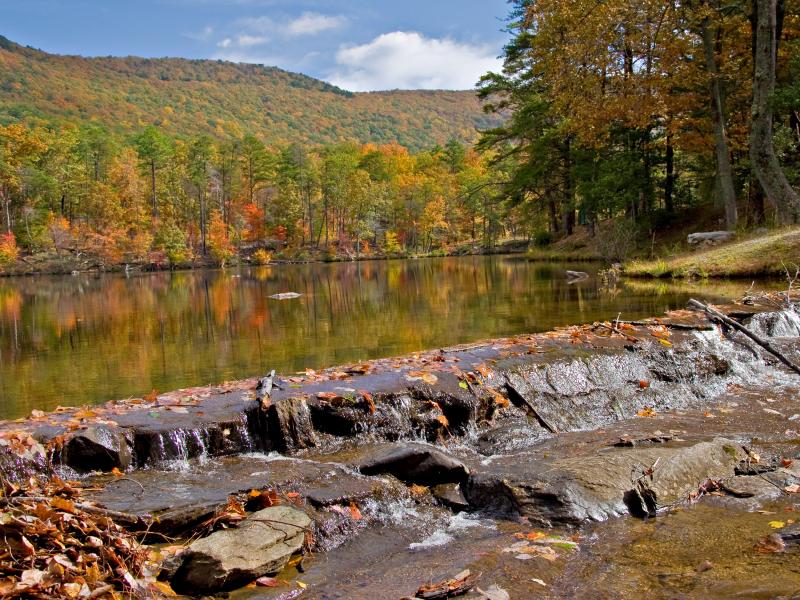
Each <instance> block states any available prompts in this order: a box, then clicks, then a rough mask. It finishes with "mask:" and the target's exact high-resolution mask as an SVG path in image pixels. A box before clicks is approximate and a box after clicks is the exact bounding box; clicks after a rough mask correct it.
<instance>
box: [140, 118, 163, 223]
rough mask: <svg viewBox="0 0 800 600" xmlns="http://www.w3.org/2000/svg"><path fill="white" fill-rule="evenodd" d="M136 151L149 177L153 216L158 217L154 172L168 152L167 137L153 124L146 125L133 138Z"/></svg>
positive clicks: (160, 165)
mask: <svg viewBox="0 0 800 600" xmlns="http://www.w3.org/2000/svg"><path fill="white" fill-rule="evenodd" d="M134 144H135V146H136V151H137V152H138V154H139V160H140V162H141V165H142V168H143V169H145V170H146V171H147V173H148V175H149V177H150V198H151V202H152V211H153V212H152V214H153V218H154V219H157V218H158V195H157V192H156V173H157V172H158V171H159V169H161V168H162V167H163V166H164V162H165V161H166V159H167V158H168V156H169V154H170V146H169V142H168V140H167V138H166V137H165V136H164V135H163V134H162V133H161V132H160V131H159V130H158V129H157V128H156V127H155V126H154V125H149V126H147V127H146V128H145V129H144V131H142V132H141V133H140V134H139V135H137V136H136V137H135V138H134Z"/></svg>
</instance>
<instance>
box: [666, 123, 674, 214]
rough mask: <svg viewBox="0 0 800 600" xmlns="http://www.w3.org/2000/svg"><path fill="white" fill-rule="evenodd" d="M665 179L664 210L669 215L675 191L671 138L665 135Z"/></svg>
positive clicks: (672, 206) (672, 208) (672, 207)
mask: <svg viewBox="0 0 800 600" xmlns="http://www.w3.org/2000/svg"><path fill="white" fill-rule="evenodd" d="M666 161H667V164H666V171H667V175H666V179H665V180H664V208H665V209H666V211H667V212H669V213H671V212H672V211H673V210H675V202H674V200H673V197H672V196H673V192H674V190H675V149H674V148H673V147H672V136H671V135H669V134H667V156H666Z"/></svg>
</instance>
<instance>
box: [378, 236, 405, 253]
mask: <svg viewBox="0 0 800 600" xmlns="http://www.w3.org/2000/svg"><path fill="white" fill-rule="evenodd" d="M383 250H384V252H386V254H400V253H401V252H402V251H403V248H402V247H401V246H400V242H398V241H397V234H396V233H395V232H394V231H387V232H386V239H385V240H384V242H383Z"/></svg>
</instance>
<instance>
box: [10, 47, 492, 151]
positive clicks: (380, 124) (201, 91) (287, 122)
mask: <svg viewBox="0 0 800 600" xmlns="http://www.w3.org/2000/svg"><path fill="white" fill-rule="evenodd" d="M20 120H23V121H26V122H37V121H38V122H54V121H55V122H61V121H72V122H86V121H96V122H99V123H102V124H104V125H106V126H108V127H110V128H111V129H113V130H116V131H117V132H119V133H133V132H136V131H139V130H141V129H142V127H143V126H146V125H150V124H155V125H158V126H159V128H160V129H162V130H163V131H164V132H166V133H170V134H172V135H177V136H191V135H196V134H200V133H209V134H212V135H215V136H229V135H239V134H241V133H243V132H248V133H255V134H257V135H259V137H261V138H263V139H264V140H265V141H266V142H268V143H271V142H304V143H330V142H338V141H342V140H355V141H359V142H362V143H366V142H375V143H387V142H393V141H396V142H398V143H399V144H401V145H403V146H406V147H407V148H409V149H411V150H417V149H421V148H424V147H429V146H431V145H433V144H436V143H439V144H442V143H445V142H446V141H447V140H448V139H450V138H453V137H455V138H459V139H461V140H463V141H472V140H473V139H474V138H475V135H476V134H475V132H476V129H478V128H486V127H488V126H491V125H492V124H494V123H496V117H494V116H487V115H484V114H483V112H482V110H481V107H480V104H479V102H478V100H477V99H476V97H475V94H474V92H472V91H391V92H371V93H351V92H347V91H345V90H342V89H340V88H337V87H335V86H332V85H330V84H328V83H325V82H322V81H319V80H317V79H313V78H311V77H307V76H305V75H300V74H297V73H290V72H288V71H283V70H281V69H278V68H275V67H264V66H260V65H251V64H236V63H230V62H224V61H214V60H185V59H179V58H159V59H144V58H136V57H126V58H113V57H102V58H84V57H79V56H60V55H54V54H48V53H46V52H42V51H40V50H36V49H33V48H29V47H24V46H20V45H19V44H16V43H14V42H11V41H10V40H8V39H7V38H4V37H2V36H0V124H2V123H9V122H15V121H20Z"/></svg>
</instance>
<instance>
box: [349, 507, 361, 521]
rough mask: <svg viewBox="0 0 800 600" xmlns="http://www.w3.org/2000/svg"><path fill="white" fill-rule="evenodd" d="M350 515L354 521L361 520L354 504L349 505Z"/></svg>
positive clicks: (359, 512)
mask: <svg viewBox="0 0 800 600" xmlns="http://www.w3.org/2000/svg"><path fill="white" fill-rule="evenodd" d="M350 515H351V516H352V517H353V520H354V521H360V520H361V519H362V518H363V517H362V516H361V511H360V510H358V507H357V506H356V503H355V502H351V503H350Z"/></svg>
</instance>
